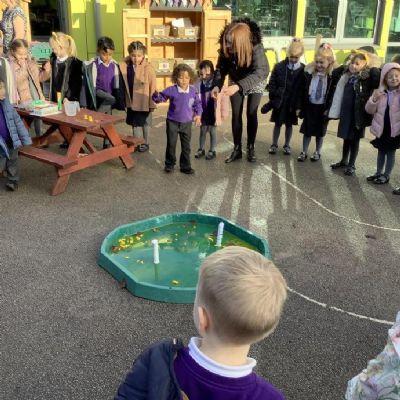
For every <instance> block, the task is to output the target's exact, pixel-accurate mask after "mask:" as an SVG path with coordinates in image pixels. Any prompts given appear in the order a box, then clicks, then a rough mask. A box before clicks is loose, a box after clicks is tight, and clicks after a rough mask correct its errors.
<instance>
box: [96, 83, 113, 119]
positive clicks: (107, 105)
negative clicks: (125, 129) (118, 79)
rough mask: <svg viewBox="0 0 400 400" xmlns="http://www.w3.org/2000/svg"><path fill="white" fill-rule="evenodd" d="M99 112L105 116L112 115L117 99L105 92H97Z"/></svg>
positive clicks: (98, 90)
mask: <svg viewBox="0 0 400 400" xmlns="http://www.w3.org/2000/svg"><path fill="white" fill-rule="evenodd" d="M96 102H97V111H98V112H101V113H104V114H111V110H112V106H113V105H114V104H115V97H114V96H113V95H111V94H110V93H107V92H104V91H103V90H100V89H97V90H96Z"/></svg>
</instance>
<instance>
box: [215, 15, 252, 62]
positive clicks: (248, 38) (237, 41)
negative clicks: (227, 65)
mask: <svg viewBox="0 0 400 400" xmlns="http://www.w3.org/2000/svg"><path fill="white" fill-rule="evenodd" d="M227 42H229V43H230V46H231V52H229V49H228V46H227ZM222 51H223V53H224V56H225V57H229V54H230V53H233V54H235V55H236V57H237V62H238V65H239V67H244V66H246V67H249V66H250V65H251V62H252V55H253V43H252V34H251V31H250V27H249V26H248V25H247V24H245V23H244V22H233V23H232V24H231V26H228V28H227V29H226V32H225V34H224V37H223V42H222Z"/></svg>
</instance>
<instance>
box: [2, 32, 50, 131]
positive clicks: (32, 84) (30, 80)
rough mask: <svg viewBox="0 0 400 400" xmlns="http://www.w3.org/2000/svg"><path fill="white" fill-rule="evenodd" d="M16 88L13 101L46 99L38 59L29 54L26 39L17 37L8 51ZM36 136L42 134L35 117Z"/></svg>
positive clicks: (12, 94) (16, 102)
mask: <svg viewBox="0 0 400 400" xmlns="http://www.w3.org/2000/svg"><path fill="white" fill-rule="evenodd" d="M8 59H9V62H10V67H11V71H12V74H13V81H14V84H15V90H14V92H13V93H11V103H13V104H19V103H25V102H31V101H33V100H44V95H43V92H42V87H41V85H40V71H39V68H38V66H37V63H36V61H35V60H34V59H33V58H31V57H30V56H29V45H28V42H27V41H26V40H24V39H16V40H14V41H13V42H12V43H11V45H10V51H9V53H8ZM33 123H34V127H35V133H36V136H40V133H41V132H40V130H41V123H40V119H39V118H35V120H34V122H33Z"/></svg>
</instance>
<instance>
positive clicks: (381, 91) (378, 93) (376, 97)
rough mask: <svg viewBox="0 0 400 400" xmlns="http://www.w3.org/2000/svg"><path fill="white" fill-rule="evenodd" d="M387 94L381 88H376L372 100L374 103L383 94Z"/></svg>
mask: <svg viewBox="0 0 400 400" xmlns="http://www.w3.org/2000/svg"><path fill="white" fill-rule="evenodd" d="M384 94H385V92H384V91H383V90H381V89H375V90H374V91H373V92H372V101H373V102H374V103H376V102H377V101H378V100H379V99H380V98H381V97H382V96H383V95H384Z"/></svg>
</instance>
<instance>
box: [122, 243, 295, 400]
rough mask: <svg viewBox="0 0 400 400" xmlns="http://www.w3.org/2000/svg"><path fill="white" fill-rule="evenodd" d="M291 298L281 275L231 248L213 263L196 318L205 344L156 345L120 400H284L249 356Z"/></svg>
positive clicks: (203, 277) (203, 279) (202, 282)
mask: <svg viewBox="0 0 400 400" xmlns="http://www.w3.org/2000/svg"><path fill="white" fill-rule="evenodd" d="M286 296H287V293H286V282H285V280H284V278H283V276H282V274H281V273H280V272H279V270H278V269H277V268H276V267H275V265H274V264H273V263H272V261H270V260H268V259H266V258H265V257H264V256H262V255H261V254H259V253H257V252H255V251H253V250H249V249H246V248H243V247H237V246H232V247H227V248H225V249H223V250H220V251H218V252H216V253H213V254H212V255H210V256H208V257H207V258H206V259H205V260H204V262H203V264H202V266H201V269H200V276H199V283H198V287H197V294H196V300H195V304H194V310H193V315H194V322H195V325H196V328H197V330H198V332H199V334H200V336H201V337H200V338H192V339H191V340H190V343H189V346H188V347H184V346H183V344H182V341H180V340H175V339H174V340H170V341H164V342H161V343H157V344H155V345H152V346H151V347H150V348H148V349H147V350H146V351H145V352H144V353H142V354H141V355H140V356H139V358H138V359H137V360H136V361H135V363H134V364H133V367H132V369H131V371H130V372H129V373H128V375H127V377H126V378H125V381H124V382H123V383H122V384H121V386H120V387H119V389H118V393H117V395H116V397H115V399H116V400H122V399H132V400H133V399H135V400H138V399H143V400H144V399H146V400H167V399H170V400H172V399H174V400H175V399H176V400H178V399H179V400H181V399H183V400H185V399H190V400H250V399H251V400H284V397H283V395H282V394H281V393H280V392H279V391H278V390H277V389H276V388H274V387H273V386H272V385H271V384H270V383H268V382H267V381H265V380H264V379H262V378H261V377H259V376H258V375H256V374H255V372H253V368H254V367H255V365H256V361H255V360H254V359H252V358H249V357H247V355H248V353H249V350H250V346H251V345H252V344H253V343H256V342H258V341H260V340H261V339H263V338H265V337H267V336H268V335H270V334H271V333H272V332H273V331H274V329H275V328H276V326H277V325H278V322H279V319H280V316H281V313H282V309H283V305H284V303H285V300H286Z"/></svg>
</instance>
